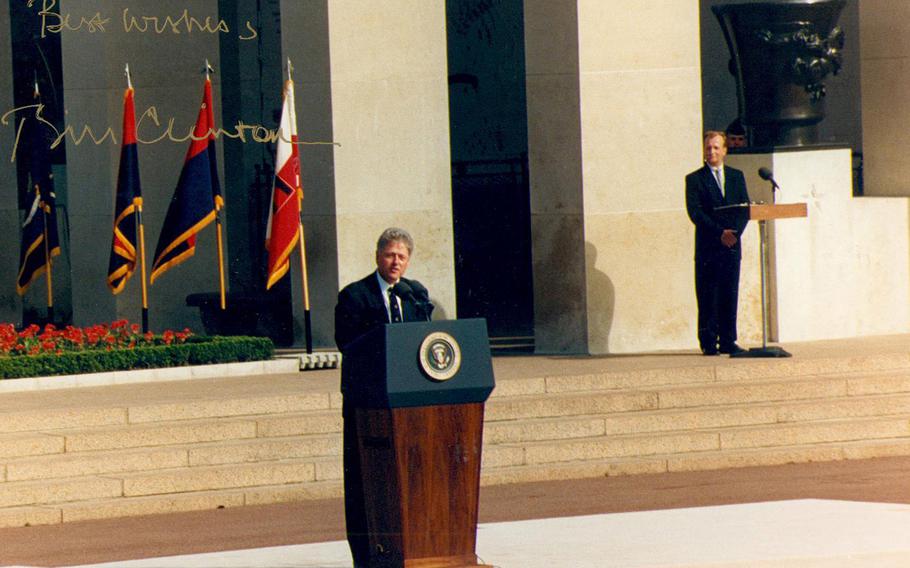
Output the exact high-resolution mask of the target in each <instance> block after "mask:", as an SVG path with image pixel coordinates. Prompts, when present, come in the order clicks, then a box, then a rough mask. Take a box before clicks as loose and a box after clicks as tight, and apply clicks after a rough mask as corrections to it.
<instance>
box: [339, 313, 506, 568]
mask: <svg viewBox="0 0 910 568" xmlns="http://www.w3.org/2000/svg"><path fill="white" fill-rule="evenodd" d="M493 387H494V380H493V366H492V363H491V361H490V348H489V341H488V338H487V327H486V321H485V320H483V319H466V320H454V321H440V322H419V323H418V322H415V323H400V324H394V325H385V326H381V327H378V328H376V329H374V330H372V331H371V332H369V333H367V334H365V335H364V336H362V337H360V338H358V339H357V340H356V341H355V342H354V343H353V344H352V345H351V347H350V349H349V350H347V351H346V353H345V358H344V361H343V364H342V390H343V393H344V397H345V404H346V405H350V407H352V408H353V416H354V419H355V420H356V421H357V422H356V423H357V449H358V452H359V455H360V461H361V470H362V471H361V473H362V475H361V476H360V483H361V487H362V489H363V491H362V494H363V495H364V505H365V510H366V517H367V532H368V533H369V543H370V557H369V562H368V566H370V567H380V566H381V567H404V568H443V567H446V568H448V567H452V568H454V567H460V566H484V565H483V564H480V563H479V561H478V559H477V555H476V553H475V547H476V541H477V512H478V502H479V493H480V457H481V443H482V435H483V410H484V402H485V401H486V399H487V398H488V397H489V395H490V393H491V392H492V390H493Z"/></svg>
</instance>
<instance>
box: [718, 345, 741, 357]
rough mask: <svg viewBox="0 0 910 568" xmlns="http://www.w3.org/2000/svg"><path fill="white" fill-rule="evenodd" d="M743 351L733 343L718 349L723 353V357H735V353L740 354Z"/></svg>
mask: <svg viewBox="0 0 910 568" xmlns="http://www.w3.org/2000/svg"><path fill="white" fill-rule="evenodd" d="M743 351H745V349H743V348H742V347H740V346H739V345H737V344H735V343H731V344H730V345H724V346H723V347H721V348H720V352H721V353H723V354H724V355H735V354H737V353H742V352H743Z"/></svg>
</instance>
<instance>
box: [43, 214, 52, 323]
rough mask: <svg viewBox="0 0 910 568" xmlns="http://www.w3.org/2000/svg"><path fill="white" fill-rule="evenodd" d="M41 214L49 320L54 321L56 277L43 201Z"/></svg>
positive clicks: (49, 321)
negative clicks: (54, 276) (53, 274)
mask: <svg viewBox="0 0 910 568" xmlns="http://www.w3.org/2000/svg"><path fill="white" fill-rule="evenodd" d="M41 215H42V216H43V217H44V263H45V265H46V266H47V322H48V323H54V278H53V276H52V274H51V272H52V271H51V251H50V249H49V248H48V243H47V238H48V237H47V222H48V216H47V209H45V208H44V203H41Z"/></svg>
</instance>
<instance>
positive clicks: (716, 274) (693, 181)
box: [686, 165, 749, 354]
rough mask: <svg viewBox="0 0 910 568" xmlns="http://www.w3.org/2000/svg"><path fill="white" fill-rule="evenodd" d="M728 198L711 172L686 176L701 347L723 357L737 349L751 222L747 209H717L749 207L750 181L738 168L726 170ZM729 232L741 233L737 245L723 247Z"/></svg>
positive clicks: (725, 179)
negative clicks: (738, 312)
mask: <svg viewBox="0 0 910 568" xmlns="http://www.w3.org/2000/svg"><path fill="white" fill-rule="evenodd" d="M724 187H725V190H726V197H725V196H724V195H723V194H722V193H721V190H720V187H719V186H718V184H717V181H716V180H715V179H714V175H713V173H712V172H711V169H710V168H709V167H708V166H707V165H705V166H703V167H701V168H699V169H698V170H695V171H694V172H692V173H690V174H689V175H687V176H686V211H687V212H688V213H689V218H690V219H691V220H692V222H693V223H694V224H695V297H696V300H697V301H698V342H699V344H700V345H701V348H702V351H704V352H705V353H708V354H710V353H711V352H712V351H714V352H716V351H717V348H718V344H719V346H720V349H721V351H724V350H726V349H729V348H730V347H731V346H732V345H735V343H736V304H737V299H738V295H739V264H740V259H741V258H742V240H741V237H742V233H743V230H744V229H745V228H746V223H747V222H748V221H749V218H748V211H747V209H746V208H733V209H729V210H725V211H716V210H715V208H717V207H721V206H724V205H732V204H736V203H748V202H749V193H748V191H747V190H746V179H745V177H743V173H742V172H741V171H740V170H737V169H735V168H730V167H727V166H724ZM724 229H733V230H734V231H736V243H735V244H734V245H733V246H732V247H727V246H725V245H724V244H723V243H722V242H721V234H722V233H723V231H724Z"/></svg>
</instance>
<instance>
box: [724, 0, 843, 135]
mask: <svg viewBox="0 0 910 568" xmlns="http://www.w3.org/2000/svg"><path fill="white" fill-rule="evenodd" d="M845 4H846V0H781V1H779V2H773V3H772V2H752V3H748V4H724V5H718V6H713V7H712V8H711V9H712V10H713V12H714V14H715V15H716V16H717V19H718V20H719V21H720V25H721V27H722V28H723V31H724V37H725V38H726V40H727V46H728V47H729V48H730V54H731V56H732V60H731V71H733V73H734V75H735V76H736V87H737V100H738V103H739V116H740V119H741V120H742V122H743V124H744V125H745V126H746V128H747V130H748V131H749V135H750V139H751V140H750V142H751V145H752V146H805V145H811V144H815V143H817V142H818V123H819V122H821V121H822V119H823V118H824V117H825V85H824V83H823V82H822V81H823V80H824V79H825V77H827V76H828V75H829V74H837V72H838V71H839V70H840V67H841V59H842V53H841V50H842V49H843V46H844V34H843V32H842V31H841V30H840V28H838V27H835V26H836V23H837V18H838V16H840V12H841V10H842V9H843V8H844V5H845Z"/></svg>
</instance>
